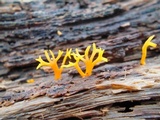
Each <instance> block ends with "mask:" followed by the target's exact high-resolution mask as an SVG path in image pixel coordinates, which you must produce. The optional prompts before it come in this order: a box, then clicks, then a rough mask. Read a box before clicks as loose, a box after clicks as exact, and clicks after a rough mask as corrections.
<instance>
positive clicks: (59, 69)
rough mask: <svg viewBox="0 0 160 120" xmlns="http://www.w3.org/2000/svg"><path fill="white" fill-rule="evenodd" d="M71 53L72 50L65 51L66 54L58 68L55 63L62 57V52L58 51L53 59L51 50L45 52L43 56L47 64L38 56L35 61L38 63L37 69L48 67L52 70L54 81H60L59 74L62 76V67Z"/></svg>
mask: <svg viewBox="0 0 160 120" xmlns="http://www.w3.org/2000/svg"><path fill="white" fill-rule="evenodd" d="M71 51H72V49H69V50H68V49H67V50H66V54H65V56H64V58H63V61H62V64H61V66H60V67H58V63H57V62H58V60H59V59H60V58H61V57H62V54H63V51H61V50H59V51H58V56H57V57H56V58H55V55H54V53H53V52H52V51H51V50H45V51H44V53H45V56H46V58H47V60H48V62H45V61H43V60H42V57H41V56H39V58H38V59H36V60H37V61H38V62H40V63H39V65H38V66H37V69H39V68H40V67H42V66H50V67H51V68H52V70H53V71H54V76H55V80H58V79H60V78H61V74H62V70H63V66H64V64H65V62H66V60H67V58H68V57H69V58H70V57H71ZM48 52H49V53H50V55H51V57H50V56H49V54H48Z"/></svg>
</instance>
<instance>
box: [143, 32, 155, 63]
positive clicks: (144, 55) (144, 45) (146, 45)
mask: <svg viewBox="0 0 160 120" xmlns="http://www.w3.org/2000/svg"><path fill="white" fill-rule="evenodd" d="M154 37H155V35H152V36H150V37H149V38H148V39H147V40H146V42H145V43H144V44H143V46H142V57H141V61H140V63H141V65H145V64H146V62H145V60H146V56H147V48H148V47H149V46H151V47H153V48H156V47H157V44H156V43H153V42H151V40H152V39H153V38H154Z"/></svg>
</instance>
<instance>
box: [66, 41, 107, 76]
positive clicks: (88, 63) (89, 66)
mask: <svg viewBox="0 0 160 120" xmlns="http://www.w3.org/2000/svg"><path fill="white" fill-rule="evenodd" d="M92 46H93V49H92V54H91V56H90V57H89V50H90V48H91V46H88V47H87V48H86V50H85V53H84V55H80V53H79V51H78V49H76V52H75V53H72V56H73V57H74V59H75V60H76V61H75V63H72V62H69V64H68V65H65V67H71V66H74V67H75V68H76V70H77V71H78V72H79V74H80V75H81V76H82V77H87V76H90V75H91V74H92V70H93V68H94V66H95V65H96V64H97V63H99V62H101V61H105V62H108V59H107V58H104V57H103V53H104V50H102V49H101V48H96V44H95V43H93V45H92ZM96 55H97V57H96ZM95 57H96V58H95ZM80 61H82V62H84V64H85V67H86V71H85V72H83V71H82V69H81V68H80V66H79V62H80Z"/></svg>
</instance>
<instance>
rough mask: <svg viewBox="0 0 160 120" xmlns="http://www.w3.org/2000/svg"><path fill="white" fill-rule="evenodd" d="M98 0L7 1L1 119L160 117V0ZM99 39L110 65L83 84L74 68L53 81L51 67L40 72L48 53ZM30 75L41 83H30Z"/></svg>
mask: <svg viewBox="0 0 160 120" xmlns="http://www.w3.org/2000/svg"><path fill="white" fill-rule="evenodd" d="M96 2H97V1H96ZM96 2H93V1H92V2H91V1H90V0H85V3H84V4H85V6H84V7H83V5H82V3H78V0H77V1H72V0H71V1H69V2H66V1H61V0H57V1H55V2H53V1H50V0H42V1H36V2H29V3H21V2H11V1H8V0H6V1H2V3H1V5H2V7H1V8H0V52H1V54H0V57H1V58H0V65H1V66H2V67H0V75H1V76H0V107H1V108H0V111H1V112H0V118H1V119H34V120H35V119H46V120H49V119H55V120H56V119H67V118H68V119H69V118H77V119H86V120H87V119H131V118H132V119H158V118H160V109H159V100H160V99H159V98H160V93H159V91H160V80H159V78H160V76H159V72H160V70H159V68H160V66H159V65H160V64H159V63H160V62H159V61H160V56H159V52H160V47H159V45H160V40H159V32H160V30H159V28H160V25H159V23H160V21H159V18H160V15H159V13H160V5H159V4H160V1H159V0H153V1H148V2H146V1H145V0H139V1H138V0H126V1H125V2H123V1H115V0H113V1H112V0H100V1H98V2H97V3H96ZM8 6H9V7H8ZM68 6H69V7H68ZM7 7H8V8H7ZM57 31H61V32H62V33H63V34H62V35H58V34H57ZM153 34H155V36H156V38H155V39H154V40H153V41H154V42H155V43H157V45H158V47H157V48H156V49H149V51H148V55H147V56H148V57H153V58H148V59H147V61H146V63H147V65H146V66H140V65H139V60H140V57H141V47H142V44H143V43H144V41H145V40H146V39H147V38H148V37H149V36H150V35H153ZM93 42H95V43H96V44H97V46H98V47H101V48H103V49H105V54H104V56H105V57H107V58H109V59H110V61H109V62H108V63H107V64H105V63H102V64H99V65H97V66H96V67H95V69H94V70H93V74H92V76H90V77H88V78H84V79H82V78H81V77H80V76H79V75H78V73H77V72H76V71H75V70H73V69H72V68H71V69H67V70H65V71H64V73H63V75H62V78H63V79H62V80H60V81H58V82H55V81H53V76H52V73H51V72H50V70H49V69H48V68H43V69H42V70H38V71H35V67H36V65H37V64H38V63H36V61H35V60H34V59H35V58H37V57H38V56H39V55H42V57H44V55H43V54H44V53H43V50H44V49H51V50H52V51H53V52H54V53H55V54H57V51H58V50H59V49H60V50H65V49H66V48H73V49H74V48H79V49H80V50H81V52H83V51H84V50H85V48H86V47H87V46H88V45H90V44H92V43H93ZM153 61H154V62H153ZM81 67H82V68H83V66H81ZM68 71H69V72H68ZM30 78H32V79H35V83H32V84H29V83H26V80H27V79H30ZM137 102H138V104H137ZM139 111H141V112H139ZM153 111H155V112H153Z"/></svg>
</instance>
